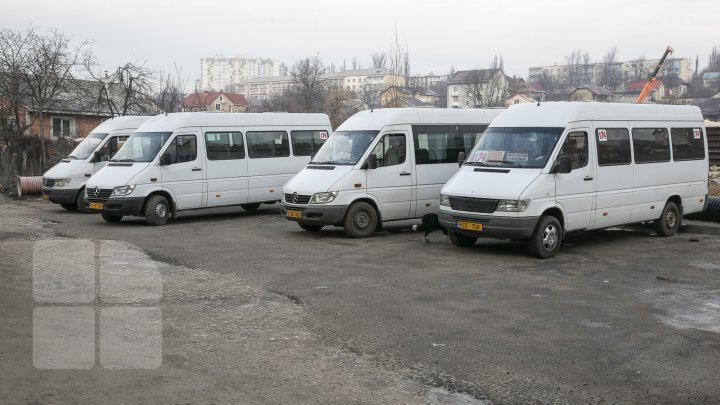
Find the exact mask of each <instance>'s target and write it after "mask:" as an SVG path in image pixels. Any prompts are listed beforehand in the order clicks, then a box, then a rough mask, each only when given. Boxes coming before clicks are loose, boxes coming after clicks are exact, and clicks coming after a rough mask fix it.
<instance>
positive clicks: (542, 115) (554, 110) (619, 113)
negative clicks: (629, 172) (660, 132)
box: [491, 101, 703, 127]
mask: <svg viewBox="0 0 720 405" xmlns="http://www.w3.org/2000/svg"><path fill="white" fill-rule="evenodd" d="M702 120H703V118H702V114H701V113H700V109H699V108H698V107H696V106H688V105H662V104H629V103H596V102H565V101H560V102H544V103H524V104H515V105H513V106H511V107H510V108H508V109H507V110H505V111H504V112H503V113H502V114H500V115H499V116H498V117H497V118H496V119H495V120H494V121H493V123H492V125H491V126H493V127H565V126H567V125H568V123H571V122H576V121H693V122H699V123H702Z"/></svg>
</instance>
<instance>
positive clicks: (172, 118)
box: [86, 112, 332, 225]
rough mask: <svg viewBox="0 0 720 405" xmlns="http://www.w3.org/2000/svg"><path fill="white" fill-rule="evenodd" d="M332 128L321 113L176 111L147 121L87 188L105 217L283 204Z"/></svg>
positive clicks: (160, 219) (157, 219) (154, 219)
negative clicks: (288, 187) (290, 184)
mask: <svg viewBox="0 0 720 405" xmlns="http://www.w3.org/2000/svg"><path fill="white" fill-rule="evenodd" d="M331 130H332V127H331V126H330V120H329V119H328V117H327V115H325V114H288V113H260V114H251V113H212V112H200V113H174V114H167V115H159V116H156V117H153V118H151V119H150V120H148V121H147V122H146V123H145V124H144V125H142V126H141V127H140V128H138V129H137V131H136V132H135V133H134V134H133V135H132V136H131V137H130V138H129V139H128V140H127V141H126V142H125V144H124V145H123V147H122V148H121V149H120V150H119V151H118V152H117V153H116V154H115V156H113V158H112V159H111V160H110V163H109V164H108V165H107V166H106V167H105V168H103V169H102V170H100V171H99V172H97V173H96V174H95V175H94V176H93V177H92V178H91V179H90V180H89V181H88V184H87V187H86V190H87V201H88V208H89V209H90V210H93V211H95V212H97V211H99V212H101V213H102V217H103V219H105V220H106V221H107V222H118V221H120V220H121V219H122V217H123V216H127V215H136V216H144V217H145V220H146V222H147V223H148V224H151V225H162V224H164V223H165V222H167V220H168V218H170V217H175V216H176V215H177V213H178V211H183V210H192V209H198V208H210V207H220V206H229V205H239V206H241V207H242V208H243V209H245V210H248V211H252V210H255V209H257V208H258V207H259V206H260V204H261V203H270V204H272V203H275V202H277V201H280V194H281V191H282V185H283V184H284V183H285V182H286V181H287V180H288V179H290V177H291V176H293V175H294V174H296V173H297V172H298V171H300V169H302V168H303V167H304V166H305V165H306V164H307V163H308V161H309V160H310V156H311V155H312V154H313V153H315V152H316V151H317V150H318V149H319V148H320V146H321V145H322V144H323V143H324V142H325V140H326V139H327V138H328V137H329V136H330V133H331Z"/></svg>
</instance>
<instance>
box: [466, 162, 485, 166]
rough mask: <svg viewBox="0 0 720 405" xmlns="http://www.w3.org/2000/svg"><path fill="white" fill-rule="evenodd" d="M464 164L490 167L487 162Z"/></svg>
mask: <svg viewBox="0 0 720 405" xmlns="http://www.w3.org/2000/svg"><path fill="white" fill-rule="evenodd" d="M463 164H464V165H468V166H490V165H489V164H487V163H485V162H465V163H463Z"/></svg>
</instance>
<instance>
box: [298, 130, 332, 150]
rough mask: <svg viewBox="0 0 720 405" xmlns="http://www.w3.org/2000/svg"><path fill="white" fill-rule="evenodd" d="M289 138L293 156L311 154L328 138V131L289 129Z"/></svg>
mask: <svg viewBox="0 0 720 405" xmlns="http://www.w3.org/2000/svg"><path fill="white" fill-rule="evenodd" d="M290 139H291V141H292V149H293V155H294V156H312V155H314V154H315V153H316V152H317V151H318V150H319V149H320V147H321V146H322V145H323V144H324V143H325V141H326V140H327V139H328V131H326V130H317V131H291V132H290Z"/></svg>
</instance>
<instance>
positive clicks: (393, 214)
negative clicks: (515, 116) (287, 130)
mask: <svg viewBox="0 0 720 405" xmlns="http://www.w3.org/2000/svg"><path fill="white" fill-rule="evenodd" d="M499 113H500V110H493V109H484V110H483V109H477V110H452V109H436V108H397V109H395V108H385V109H379V110H370V111H361V112H359V113H357V114H355V115H353V116H352V117H350V118H349V119H348V120H347V121H345V122H344V123H343V124H342V125H340V127H338V129H337V130H336V131H335V133H334V134H333V135H332V136H331V137H330V139H329V140H328V142H326V143H325V144H324V145H323V146H322V147H321V148H320V150H319V151H318V152H317V154H315V156H314V157H313V159H312V161H311V162H310V163H309V164H308V165H307V167H305V168H304V169H303V170H302V171H301V172H300V173H298V174H297V175H296V176H295V177H293V178H292V180H290V181H289V182H288V183H287V184H285V186H284V187H283V201H282V212H283V214H284V215H285V217H286V218H287V219H289V220H292V221H296V222H297V223H298V224H299V225H300V227H301V228H302V229H304V230H307V231H318V230H320V229H321V228H323V227H324V226H326V225H333V226H341V227H343V228H344V230H345V232H346V233H347V234H348V235H350V236H352V237H356V238H361V237H367V236H370V235H372V234H373V232H375V231H376V230H379V229H381V227H382V224H383V222H388V221H398V220H407V219H413V218H420V217H422V216H423V215H425V214H427V213H433V212H436V211H437V209H438V201H439V198H440V188H441V187H442V185H443V184H445V182H446V181H447V180H448V179H449V178H450V176H452V175H453V173H455V172H456V171H457V170H458V167H457V159H458V155H459V154H460V153H461V152H469V151H470V150H471V149H472V147H473V146H474V145H475V142H476V141H477V140H478V139H480V137H481V136H482V134H483V132H484V131H485V129H486V128H487V126H488V124H490V122H491V121H492V119H493V118H495V116H497V115H498V114H499Z"/></svg>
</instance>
